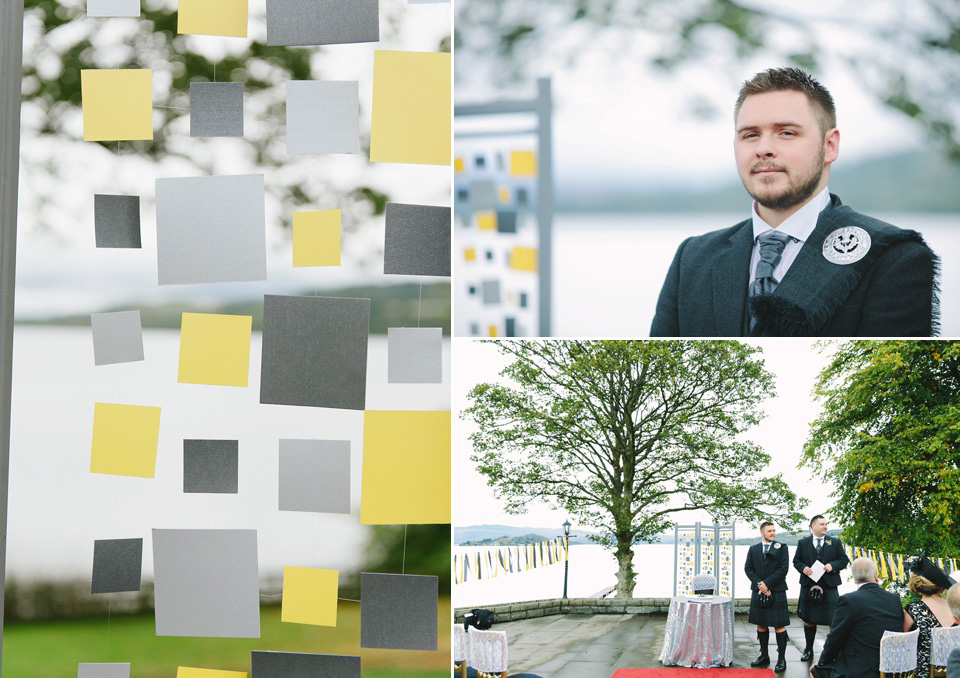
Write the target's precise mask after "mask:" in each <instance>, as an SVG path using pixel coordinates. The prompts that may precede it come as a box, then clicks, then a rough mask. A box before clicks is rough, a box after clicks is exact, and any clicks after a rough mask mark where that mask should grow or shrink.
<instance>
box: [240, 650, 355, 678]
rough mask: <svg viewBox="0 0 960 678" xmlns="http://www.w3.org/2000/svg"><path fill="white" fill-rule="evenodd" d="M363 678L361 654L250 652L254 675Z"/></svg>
mask: <svg viewBox="0 0 960 678" xmlns="http://www.w3.org/2000/svg"><path fill="white" fill-rule="evenodd" d="M317 676H329V677H330V678H360V657H349V656H346V655H337V654H307V653H305V652H265V651H260V650H254V651H253V652H251V653H250V678H316V677H317Z"/></svg>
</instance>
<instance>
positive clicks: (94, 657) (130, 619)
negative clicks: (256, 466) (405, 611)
mask: <svg viewBox="0 0 960 678" xmlns="http://www.w3.org/2000/svg"><path fill="white" fill-rule="evenodd" d="M439 619H440V621H439V631H440V645H439V651H438V652H413V651H404V650H370V649H361V648H360V605H359V603H351V602H343V601H341V602H340V604H339V609H338V612H337V626H336V627H335V628H333V627H329V628H328V627H319V626H307V625H302V624H288V623H283V622H281V621H280V607H279V606H276V607H269V608H264V609H263V611H262V612H261V617H260V639H259V640H256V639H253V640H251V639H223V638H169V637H166V638H158V637H157V636H156V632H155V628H154V622H153V615H152V614H150V615H136V616H119V615H114V616H113V617H112V618H111V619H110V620H109V628H108V620H107V618H106V617H91V618H85V619H70V620H63V621H50V622H35V623H22V622H13V623H8V624H6V626H5V629H4V634H3V636H4V638H3V672H4V674H5V675H10V676H17V678H65V677H66V678H69V676H76V675H77V664H78V663H81V662H130V675H131V678H175V677H176V675H177V667H178V666H191V667H196V668H207V669H223V670H233V671H249V670H250V651H251V650H285V651H294V652H315V653H319V654H347V655H357V654H359V655H360V656H361V657H362V664H363V676H364V678H447V677H448V676H449V675H450V666H451V662H450V629H451V626H450V600H449V599H448V598H444V599H441V601H440V618H439ZM401 623H402V620H401Z"/></svg>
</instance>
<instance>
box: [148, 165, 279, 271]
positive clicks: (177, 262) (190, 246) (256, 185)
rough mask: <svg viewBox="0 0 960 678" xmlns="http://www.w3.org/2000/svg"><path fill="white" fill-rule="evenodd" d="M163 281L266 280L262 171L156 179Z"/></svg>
mask: <svg viewBox="0 0 960 678" xmlns="http://www.w3.org/2000/svg"><path fill="white" fill-rule="evenodd" d="M157 270H158V272H159V281H160V284H161V285H175V284H180V283H205V282H241V281H248V280H266V279H267V253H266V234H265V218H264V198H263V175H262V174H247V175H239V176H229V177H186V178H176V179H157Z"/></svg>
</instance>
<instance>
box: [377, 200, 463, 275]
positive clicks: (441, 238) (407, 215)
mask: <svg viewBox="0 0 960 678" xmlns="http://www.w3.org/2000/svg"><path fill="white" fill-rule="evenodd" d="M450 216H451V213H450V208H449V207H434V206H432V205H404V204H400V203H394V202H388V203H387V213H386V235H385V240H384V246H383V272H384V273H394V274H406V275H440V276H449V275H450V224H451V221H450Z"/></svg>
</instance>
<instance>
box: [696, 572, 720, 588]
mask: <svg viewBox="0 0 960 678" xmlns="http://www.w3.org/2000/svg"><path fill="white" fill-rule="evenodd" d="M716 588H717V579H716V577H714V576H713V575H712V574H706V573H704V572H701V573H700V574H698V575H696V576H695V577H694V578H693V590H694V591H706V590H707V589H709V590H711V591H716Z"/></svg>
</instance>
